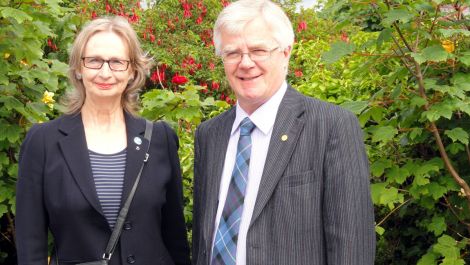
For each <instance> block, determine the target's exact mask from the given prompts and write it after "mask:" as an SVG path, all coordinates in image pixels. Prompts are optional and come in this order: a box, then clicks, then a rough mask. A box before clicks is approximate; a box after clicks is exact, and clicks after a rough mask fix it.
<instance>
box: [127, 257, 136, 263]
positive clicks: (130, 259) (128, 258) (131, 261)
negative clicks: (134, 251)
mask: <svg viewBox="0 0 470 265" xmlns="http://www.w3.org/2000/svg"><path fill="white" fill-rule="evenodd" d="M127 263H129V264H134V263H135V257H134V255H129V256H127Z"/></svg>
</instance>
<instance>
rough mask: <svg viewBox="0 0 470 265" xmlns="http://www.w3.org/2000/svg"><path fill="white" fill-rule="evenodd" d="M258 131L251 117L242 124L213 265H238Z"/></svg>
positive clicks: (214, 251)
mask: <svg viewBox="0 0 470 265" xmlns="http://www.w3.org/2000/svg"><path fill="white" fill-rule="evenodd" d="M254 128H255V125H254V124H253V123H252V122H251V120H250V119H249V118H248V117H246V118H245V119H243V120H242V122H241V124H240V139H239V140H238V146H237V156H236V158H235V166H234V168H233V172H232V179H231V180H230V186H229V187H228V193H227V199H226V200H225V205H224V210H223V212H222V216H221V218H220V222H219V227H218V229H217V234H216V236H215V241H214V246H213V250H212V262H211V265H229V264H235V260H236V257H237V239H238V230H239V227H240V221H241V216H242V213H243V202H244V200H245V190H246V184H247V181H248V166H249V165H250V155H251V132H252V131H253V129H254Z"/></svg>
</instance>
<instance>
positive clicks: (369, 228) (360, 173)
mask: <svg viewBox="0 0 470 265" xmlns="http://www.w3.org/2000/svg"><path fill="white" fill-rule="evenodd" d="M341 115H342V116H341V117H340V118H339V119H337V123H336V125H335V126H334V127H333V128H332V130H331V132H330V137H329V139H328V143H327V147H326V148H327V150H326V157H325V162H324V163H325V164H324V170H325V172H324V173H325V191H324V206H323V209H324V210H323V216H324V226H325V227H324V231H325V236H326V244H327V258H328V264H335V265H373V264H374V257H375V231H374V212H373V205H372V201H371V197H370V189H369V163H368V159H367V156H366V153H365V149H364V144H363V135H362V130H361V128H360V126H359V124H358V121H357V118H356V117H355V116H354V115H353V114H352V113H350V112H346V114H344V113H342V114H341Z"/></svg>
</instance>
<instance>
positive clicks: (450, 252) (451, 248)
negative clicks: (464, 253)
mask: <svg viewBox="0 0 470 265" xmlns="http://www.w3.org/2000/svg"><path fill="white" fill-rule="evenodd" d="M432 248H433V250H434V251H435V252H437V253H439V254H441V255H442V256H444V257H445V258H450V259H454V260H458V259H459V258H460V249H459V248H458V247H457V241H456V240H455V239H454V238H452V237H450V236H448V235H443V236H441V237H440V238H439V239H438V240H437V244H435V245H434V246H433V247H432Z"/></svg>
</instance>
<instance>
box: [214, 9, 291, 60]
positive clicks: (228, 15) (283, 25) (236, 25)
mask: <svg viewBox="0 0 470 265" xmlns="http://www.w3.org/2000/svg"><path fill="white" fill-rule="evenodd" d="M257 18H261V19H263V20H264V22H265V23H266V25H267V26H268V27H269V28H270V29H271V31H272V34H273V37H274V39H275V40H276V42H277V43H278V44H279V47H280V48H281V50H284V49H286V48H287V47H289V46H290V47H292V45H293V43H294V30H293V29H292V24H291V22H290V20H289V18H288V17H287V15H286V14H285V13H284V11H283V10H282V8H281V7H279V6H278V5H276V4H275V3H273V2H271V1H268V0H240V1H236V2H233V3H231V4H229V5H228V6H227V7H225V8H224V9H223V10H222V12H221V13H220V14H219V17H218V18H217V21H216V22H215V25H214V45H215V53H216V54H217V55H218V56H221V55H222V47H221V45H222V43H221V35H222V32H225V33H228V34H240V33H242V32H243V29H244V28H245V26H246V25H247V24H248V23H250V22H251V21H253V20H255V19H257Z"/></svg>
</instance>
